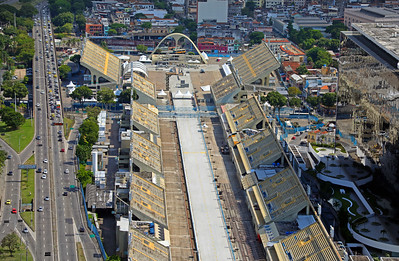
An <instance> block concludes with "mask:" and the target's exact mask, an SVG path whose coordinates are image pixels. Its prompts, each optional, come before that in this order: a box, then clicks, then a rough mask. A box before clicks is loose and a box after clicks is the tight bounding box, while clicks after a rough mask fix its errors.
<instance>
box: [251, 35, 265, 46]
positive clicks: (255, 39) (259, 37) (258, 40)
mask: <svg viewBox="0 0 399 261" xmlns="http://www.w3.org/2000/svg"><path fill="white" fill-rule="evenodd" d="M264 37H265V35H264V34H263V33H262V32H252V33H250V34H249V40H250V43H251V44H252V45H254V44H260V43H261V42H262V39H263V38H264Z"/></svg>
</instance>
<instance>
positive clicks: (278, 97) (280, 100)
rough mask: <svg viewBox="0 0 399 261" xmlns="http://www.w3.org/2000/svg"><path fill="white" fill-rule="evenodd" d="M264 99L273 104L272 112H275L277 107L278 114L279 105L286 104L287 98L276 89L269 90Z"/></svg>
mask: <svg viewBox="0 0 399 261" xmlns="http://www.w3.org/2000/svg"><path fill="white" fill-rule="evenodd" d="M266 100H267V102H268V103H269V104H270V105H271V106H273V114H274V113H275V111H276V108H277V109H278V112H279V115H280V109H281V107H283V106H285V105H286V104H287V98H285V97H284V95H282V94H280V93H279V92H277V91H272V92H269V93H268V94H267V96H266Z"/></svg>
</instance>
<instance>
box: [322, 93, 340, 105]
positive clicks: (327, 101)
mask: <svg viewBox="0 0 399 261" xmlns="http://www.w3.org/2000/svg"><path fill="white" fill-rule="evenodd" d="M336 100H337V94H336V93H335V92H328V93H326V94H324V95H323V96H322V97H321V103H322V104H323V105H324V106H326V107H332V106H334V104H335V102H336Z"/></svg>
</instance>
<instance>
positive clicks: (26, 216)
mask: <svg viewBox="0 0 399 261" xmlns="http://www.w3.org/2000/svg"><path fill="white" fill-rule="evenodd" d="M21 217H22V219H23V220H24V221H25V223H26V224H28V226H29V227H30V228H31V229H32V230H33V231H35V211H26V212H21ZM31 220H32V222H30V221H31Z"/></svg>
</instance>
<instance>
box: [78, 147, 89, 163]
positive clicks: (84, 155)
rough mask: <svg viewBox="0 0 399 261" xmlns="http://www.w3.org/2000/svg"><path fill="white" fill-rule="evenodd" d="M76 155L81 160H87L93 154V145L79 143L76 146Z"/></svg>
mask: <svg viewBox="0 0 399 261" xmlns="http://www.w3.org/2000/svg"><path fill="white" fill-rule="evenodd" d="M75 154H76V156H77V157H78V158H79V161H80V162H86V161H87V160H88V159H90V156H91V145H90V144H78V145H77V146H76V152H75Z"/></svg>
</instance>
